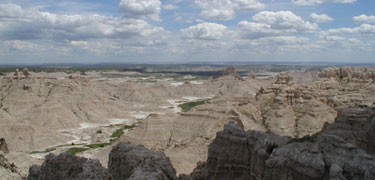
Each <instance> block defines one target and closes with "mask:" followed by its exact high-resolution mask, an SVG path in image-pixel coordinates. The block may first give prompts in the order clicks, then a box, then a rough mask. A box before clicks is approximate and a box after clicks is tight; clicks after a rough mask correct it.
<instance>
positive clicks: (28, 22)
mask: <svg viewBox="0 0 375 180" xmlns="http://www.w3.org/2000/svg"><path fill="white" fill-rule="evenodd" d="M163 31H164V29H163V28H161V27H153V26H152V25H150V24H148V23H147V22H146V21H144V20H140V19H138V20H137V19H126V18H115V17H108V16H102V15H98V14H92V15H78V14H74V15H59V14H53V13H49V12H43V11H39V10H37V9H23V8H22V7H20V6H18V5H15V4H0V38H2V39H8V40H33V39H53V40H55V41H56V40H57V41H64V40H85V39H100V38H109V39H127V38H131V37H141V36H143V37H144V36H148V35H150V34H153V33H160V32H163Z"/></svg>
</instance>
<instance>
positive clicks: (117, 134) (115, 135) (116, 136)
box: [111, 128, 124, 138]
mask: <svg viewBox="0 0 375 180" xmlns="http://www.w3.org/2000/svg"><path fill="white" fill-rule="evenodd" d="M123 134H124V128H120V129H117V130H116V131H115V132H113V133H112V135H111V138H119V137H120V136H121V135H123Z"/></svg>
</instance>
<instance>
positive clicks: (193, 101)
mask: <svg viewBox="0 0 375 180" xmlns="http://www.w3.org/2000/svg"><path fill="white" fill-rule="evenodd" d="M7 69H10V68H7ZM47 70H48V71H47ZM41 71H44V72H41ZM374 103H375V68H371V67H328V68H322V67H320V66H314V67H304V66H281V67H280V66H276V67H274V66H271V65H262V66H238V67H237V68H234V67H227V68H226V67H225V66H210V65H205V66H181V67H173V68H172V67H171V68H161V67H160V66H155V67H153V66H150V67H149V66H141V67H137V66H134V67H133V66H132V67H126V68H120V69H119V68H113V69H110V68H108V69H106V68H102V69H97V68H86V69H85V68H83V69H82V68H80V69H79V70H77V69H74V68H66V67H59V68H39V69H38V68H35V67H30V68H29V70H27V69H19V70H18V71H16V69H12V70H11V72H10V71H4V72H3V73H2V76H1V79H0V138H3V139H4V140H3V141H1V142H2V143H1V144H0V151H1V154H0V173H1V174H6V176H4V177H6V178H7V179H21V177H26V176H27V175H28V174H29V167H30V166H31V165H33V164H36V165H42V163H43V161H44V160H45V159H46V157H47V159H46V161H45V163H43V165H42V166H41V167H38V166H33V168H31V169H30V176H29V179H43V177H42V176H44V178H46V177H50V176H49V175H48V173H47V174H44V175H43V173H45V172H44V171H48V170H45V168H48V167H46V166H49V165H48V163H51V162H52V163H53V162H60V161H61V160H69V161H77V162H82V163H81V164H78V165H77V167H78V168H79V167H81V166H82V164H87V163H88V165H87V166H88V167H91V169H90V168H89V169H88V172H91V170H92V169H95V170H97V171H98V172H97V173H96V174H98V176H100V177H101V178H98V179H106V178H107V179H108V177H109V176H112V177H113V178H114V179H116V176H118V177H120V176H128V177H129V176H130V175H129V174H121V169H116V166H117V165H121V163H128V162H119V161H116V160H118V159H121V156H122V155H121V152H126V153H133V154H137V153H136V152H144V153H140V154H138V155H139V156H140V157H139V159H148V158H151V159H152V158H153V157H154V156H155V157H156V158H157V159H161V164H159V165H155V166H153V167H157V168H166V169H163V172H170V173H169V174H168V175H166V176H165V177H168V178H165V177H164V178H163V177H162V179H174V178H173V177H177V176H176V174H177V175H178V174H190V173H191V174H190V176H189V177H188V176H187V175H186V176H185V175H181V176H180V179H181V178H186V179H189V178H192V179H236V178H240V179H241V178H242V179H243V178H245V179H251V178H250V176H251V177H252V178H254V179H272V174H280V172H285V173H287V172H288V171H286V170H284V169H282V167H284V166H285V167H289V168H288V170H289V171H290V172H289V175H291V174H292V175H291V176H293V177H297V176H298V175H301V174H302V175H306V177H312V178H311V179H314V178H315V179H321V178H322V177H325V178H326V177H327V173H330V172H331V171H329V172H327V171H326V168H328V169H329V168H331V169H332V173H336V174H338V175H337V176H335V177H339V176H340V172H341V173H343V172H350V173H354V174H356V173H357V174H358V177H360V175H363V174H366V173H367V176H368V177H374V174H371V173H374V172H372V171H370V170H367V169H366V168H364V167H365V166H366V167H367V168H371V167H375V166H374V163H375V162H374V156H373V154H374V149H375V148H374V147H375V139H374V137H375V135H373V133H372V132H374V131H373V129H372V130H371V128H370V127H372V128H373V127H374V123H375V121H374V119H373V118H374V116H373V114H372V113H373V112H372V109H371V108H373V107H374V106H375V104H374ZM358 108H365V109H366V108H367V110H363V109H362V110H357V109H358ZM341 109H347V110H341ZM351 109H355V110H351ZM340 111H343V113H341V114H343V115H340ZM358 112H360V113H358ZM338 114H339V116H338ZM342 117H344V118H342ZM228 123H230V124H228ZM330 124H331V125H330ZM348 124H349V125H348ZM352 126H353V127H352ZM224 127H225V128H224ZM368 128H370V130H369V129H368ZM223 129H224V131H223ZM354 130H355V133H353V131H354ZM217 132H220V133H217ZM357 132H358V133H357ZM371 133H372V134H371ZM232 136H233V137H232ZM333 136H334V137H333ZM336 136H337V137H339V138H341V139H339V140H337V138H336ZM306 137H311V138H306ZM358 137H361V138H358ZM300 139H302V140H300ZM305 139H308V142H304V141H305ZM358 139H360V140H358ZM232 141H233V143H231V142H232ZM343 141H345V142H343ZM119 142H130V143H131V144H128V143H120V144H118V143H119ZM266 142H267V143H268V144H267V143H266ZM228 143H230V144H228ZM309 143H310V144H309ZM332 143H333V144H335V143H336V146H337V147H340V148H341V149H340V148H337V149H335V147H331V146H328V145H327V144H332ZM117 144H118V145H117ZM231 144H232V145H233V149H231V147H232V145H231ZM301 144H302V145H301ZM137 145H143V146H144V147H142V146H137ZM237 145H238V146H237ZM326 145H327V146H326ZM255 146H257V148H258V149H260V150H264V151H266V152H268V154H262V153H261V152H260V151H254V152H253V150H252V149H254V147H255ZM258 146H259V147H258ZM332 146H334V145H332ZM349 146H350V147H349ZM351 146H352V148H351ZM244 147H246V148H245V149H244ZM247 147H248V148H247ZM146 148H147V149H150V150H152V151H159V152H162V153H159V154H157V155H154V156H153V155H149V151H150V150H147V149H146ZM221 148H222V149H221ZM314 148H315V149H316V151H317V152H318V151H320V150H321V151H322V154H324V153H325V154H331V155H330V156H324V157H321V156H322V155H320V154H319V153H318V154H316V153H317V152H316V153H315V154H314V152H313V153H312V154H313V155H311V156H310V155H309V154H308V153H307V155H306V156H308V157H311V158H312V159H319V158H320V157H321V158H320V159H319V160H321V162H325V163H326V165H324V163H323V165H322V163H321V162H320V161H319V162H315V161H314V162H310V161H309V160H308V159H307V160H306V159H304V158H299V157H296V158H295V159H293V158H291V157H290V156H292V153H293V152H295V153H296V154H298V152H304V150H305V149H313V150H314ZM228 149H229V150H228ZM273 149H277V150H275V151H272V150H273ZM347 149H350V152H349V151H347ZM152 151H150V153H152ZM245 151H246V152H245ZM269 151H270V152H269ZM351 151H353V152H351ZM63 152H69V153H70V154H74V155H76V156H78V157H76V156H72V155H70V154H66V153H63ZM235 152H244V153H243V154H252V155H253V156H251V157H254V158H255V159H253V158H248V159H251V162H247V161H246V162H242V161H241V162H238V160H239V159H241V158H243V157H239V156H234V155H231V154H236V153H235ZM343 152H344V153H347V154H345V158H348V159H350V156H353V157H354V156H355V157H360V158H359V160H361V161H362V162H363V163H365V164H361V163H359V162H354V165H353V163H351V165H353V167H352V166H350V167H349V166H345V165H343V161H344V160H345V159H344V160H337V159H338V157H336V156H337V154H340V153H343ZM49 153H53V154H56V156H55V155H52V154H51V155H48V154H49ZM60 153H63V154H61V155H60V156H57V155H58V154H60ZM222 153H224V154H222ZM288 153H289V154H288ZM371 154H372V155H371ZM47 155H48V156H47ZM143 155H144V157H143ZM228 155H229V156H230V157H227V156H228ZM134 156H136V155H134ZM149 156H152V157H149ZM300 156H301V157H305V155H304V154H300ZM315 156H317V157H319V158H315ZM116 157H118V158H116ZM167 157H168V158H167ZM231 157H233V158H234V159H231ZM86 158H92V159H98V160H87V159H86ZM269 158H271V159H269ZM215 159H216V160H215ZM206 160H207V162H204V161H206ZM265 160H269V161H267V163H266V161H265ZM288 160H289V161H291V162H293V163H294V164H293V163H291V164H286V165H285V164H283V163H285V162H287V161H288ZM150 161H151V160H150ZM198 162H199V163H198ZM233 162H235V163H233ZM255 162H259V163H261V164H264V166H254V165H251V164H252V163H255ZM328 162H329V163H328ZM331 162H337V163H336V164H335V163H331ZM197 163H198V166H197ZM231 163H232V164H231ZM309 163H311V164H309ZM340 163H341V164H340ZM356 163H357V164H356ZM366 163H367V164H366ZM298 164H299V165H298ZM102 166H103V167H102ZM159 166H160V167H159ZM229 166H231V167H232V166H234V167H237V168H239V170H238V171H235V172H232V171H231V170H230V168H229V169H228V167H229ZM51 167H53V166H52V165H51ZM97 167H100V168H97ZM244 167H245V170H244V171H247V170H248V169H250V170H251V171H252V172H253V173H252V174H250V175H249V174H246V173H245V174H244V173H243V169H242V170H241V168H244ZM299 167H300V168H299ZM310 167H312V168H313V169H309V168H310ZM43 168H44V169H43ZM101 168H103V169H101ZM105 168H108V169H109V172H107V169H105ZM117 168H118V167H117ZM355 168H358V169H359V170H358V171H357V172H353V171H354V170H353V169H355ZM81 169H82V168H81ZM83 169H85V168H83ZM146 169H147V168H146ZM218 169H222V170H225V171H222V172H220V171H217V170H218ZM340 169H341V171H340ZM348 169H349V170H348ZM226 171H228V172H230V173H229V175H230V174H231V173H233V174H231V175H230V177H224V174H222V173H223V172H226ZM50 172H53V171H52V170H51V171H50ZM86 173H87V172H86ZM116 173H117V174H116ZM118 173H120V174H118ZM220 173H221V174H220ZM88 174H90V173H88ZM91 174H93V173H91ZM94 174H95V173H94ZM146 174H147V173H146ZM227 174H228V173H227ZM81 175H82V176H85V175H84V174H81ZM289 175H288V174H284V175H283V177H285V179H287V177H288V176H289ZM333 175H335V174H333ZM150 176H155V175H152V174H151V175H150ZM273 176H275V175H273ZM342 176H345V177H355V176H354V175H353V176H351V175H350V176H349V175H346V174H344V175H342ZM364 176H365V175H364ZM85 177H86V176H85ZM145 177H146V176H145ZM171 177H172V178H171ZM220 177H221V178H220ZM255 177H257V178H255ZM274 178H276V177H274ZM56 179H58V178H56ZM62 179H64V178H62ZM135 179H136V178H135ZM146 179H147V178H146ZM276 179H278V178H276ZM306 179H308V178H306ZM349 179H351V178H349ZM360 179H361V178H360ZM369 179H371V178H369Z"/></svg>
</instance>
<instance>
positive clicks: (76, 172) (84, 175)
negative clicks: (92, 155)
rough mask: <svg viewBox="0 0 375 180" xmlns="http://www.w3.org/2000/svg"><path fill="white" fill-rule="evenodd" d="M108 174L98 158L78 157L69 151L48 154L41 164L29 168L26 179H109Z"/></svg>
mask: <svg viewBox="0 0 375 180" xmlns="http://www.w3.org/2000/svg"><path fill="white" fill-rule="evenodd" d="M109 178H110V175H109V174H108V172H107V170H106V169H105V168H103V167H102V165H101V164H100V162H99V161H98V160H89V159H86V158H80V157H77V156H74V155H71V154H70V153H62V154H60V155H58V156H55V155H53V154H49V155H48V156H47V157H46V159H45V161H44V163H43V164H42V166H37V165H33V166H31V167H30V169H29V176H28V177H27V179H28V180H44V179H54V180H66V179H71V180H84V179H95V180H105V179H109Z"/></svg>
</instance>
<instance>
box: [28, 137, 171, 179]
mask: <svg viewBox="0 0 375 180" xmlns="http://www.w3.org/2000/svg"><path fill="white" fill-rule="evenodd" d="M108 168H109V169H108V170H107V169H106V168H103V166H102V165H101V164H100V162H99V161H98V160H91V159H86V158H80V157H77V156H73V155H71V154H69V153H62V154H60V155H58V156H55V155H53V154H49V155H48V156H47V157H46V159H45V161H44V163H43V164H42V166H37V165H33V166H32V167H31V168H30V170H29V173H30V174H29V176H28V178H27V179H28V180H46V179H53V180H67V179H69V180H87V179H91V180H122V179H129V180H136V179H150V180H153V179H155V180H156V179H170V180H175V179H177V177H176V170H175V169H174V168H173V167H172V165H171V163H170V161H169V159H168V158H167V157H166V156H165V154H164V153H161V152H153V151H150V150H148V149H146V148H145V147H143V146H139V145H133V144H129V143H119V144H118V145H116V146H115V147H114V148H113V149H112V151H111V153H110V154H109V162H108Z"/></svg>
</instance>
